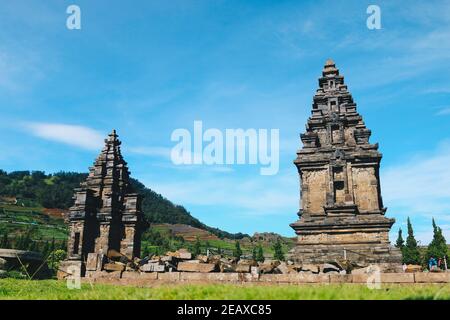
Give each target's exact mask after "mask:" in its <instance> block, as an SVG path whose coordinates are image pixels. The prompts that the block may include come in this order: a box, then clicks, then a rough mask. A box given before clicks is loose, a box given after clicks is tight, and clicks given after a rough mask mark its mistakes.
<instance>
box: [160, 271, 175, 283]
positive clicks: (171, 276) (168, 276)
mask: <svg viewBox="0 0 450 320" xmlns="http://www.w3.org/2000/svg"><path fill="white" fill-rule="evenodd" d="M156 274H157V276H158V280H164V281H179V280H180V274H181V272H165V273H156Z"/></svg>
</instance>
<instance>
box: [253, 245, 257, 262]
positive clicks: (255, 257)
mask: <svg viewBox="0 0 450 320" xmlns="http://www.w3.org/2000/svg"><path fill="white" fill-rule="evenodd" d="M257 258H258V249H257V248H256V246H254V247H253V249H252V259H253V261H258V260H257Z"/></svg>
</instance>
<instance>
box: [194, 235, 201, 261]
mask: <svg viewBox="0 0 450 320" xmlns="http://www.w3.org/2000/svg"><path fill="white" fill-rule="evenodd" d="M200 253H202V244H201V242H200V239H199V238H198V237H197V240H196V241H195V244H194V250H193V252H192V254H193V255H194V256H195V257H196V256H198V255H199V254H200Z"/></svg>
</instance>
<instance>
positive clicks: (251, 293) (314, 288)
mask: <svg viewBox="0 0 450 320" xmlns="http://www.w3.org/2000/svg"><path fill="white" fill-rule="evenodd" d="M0 299H50V300H56V299H57V300H69V299H70V300H72V299H87V300H91V299H97V300H100V299H104V300H111V299H116V300H118V299H164V300H169V299H177V300H195V299H217V300H229V299H238V300H240V299H242V300H256V299H268V300H281V299H287V300H299V299H302V300H303V299H305V300H311V299H313V300H317V299H326V300H348V299H356V300H360V299H361V300H373V299H389V300H399V299H417V300H423V299H450V287H449V286H448V285H445V284H443V285H414V286H402V285H389V286H387V285H386V286H382V288H381V289H379V290H376V289H375V290H370V289H369V288H367V286H365V285H357V284H339V285H338V284H336V285H301V286H299V285H295V286H294V285H283V286H278V285H268V286H256V285H255V286H241V285H231V284H209V285H175V284H174V285H167V284H165V285H163V286H158V287H153V288H141V287H129V286H114V285H105V284H92V285H91V284H83V285H82V288H81V289H80V290H69V289H67V287H66V283H65V282H64V281H55V280H43V281H29V280H16V279H4V280H1V279H0Z"/></svg>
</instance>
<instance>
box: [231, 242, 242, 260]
mask: <svg viewBox="0 0 450 320" xmlns="http://www.w3.org/2000/svg"><path fill="white" fill-rule="evenodd" d="M241 256H242V249H241V244H240V243H239V241H236V243H235V244H234V251H233V257H235V258H236V259H238V260H239V259H240V258H241Z"/></svg>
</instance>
